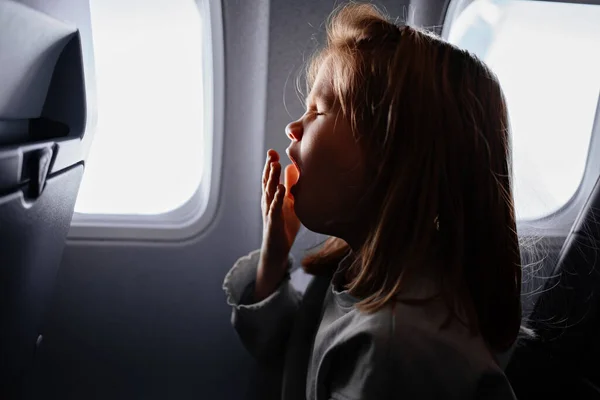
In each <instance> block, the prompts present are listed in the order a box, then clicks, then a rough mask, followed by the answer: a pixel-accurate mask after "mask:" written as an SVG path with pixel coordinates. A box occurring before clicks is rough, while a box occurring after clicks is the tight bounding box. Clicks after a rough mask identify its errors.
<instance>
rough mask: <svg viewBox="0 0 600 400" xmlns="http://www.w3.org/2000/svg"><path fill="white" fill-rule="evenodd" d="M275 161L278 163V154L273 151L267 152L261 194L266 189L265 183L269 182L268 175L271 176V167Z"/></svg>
mask: <svg viewBox="0 0 600 400" xmlns="http://www.w3.org/2000/svg"><path fill="white" fill-rule="evenodd" d="M275 161H279V154H277V152H276V151H275V150H273V149H271V150H269V151H267V160H266V161H265V167H264V168H263V174H262V186H263V192H264V191H265V190H266V188H267V182H268V181H269V175H270V174H271V165H272V163H273V162H275Z"/></svg>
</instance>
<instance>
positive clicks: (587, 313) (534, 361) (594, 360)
mask: <svg viewBox="0 0 600 400" xmlns="http://www.w3.org/2000/svg"><path fill="white" fill-rule="evenodd" d="M599 306H600V178H598V180H597V182H596V184H595V186H594V188H593V190H592V192H591V195H590V197H589V199H588V201H587V202H586V204H585V206H584V207H583V208H582V210H581V211H580V213H579V215H578V217H577V219H576V220H575V223H574V224H573V227H572V229H571V231H570V233H569V235H568V237H567V239H566V241H565V244H564V245H563V248H562V250H561V253H560V255H559V259H558V263H557V265H556V267H555V269H554V271H553V274H552V275H551V277H550V278H549V279H548V281H547V282H546V284H545V285H544V290H543V291H542V292H541V294H540V295H539V297H538V300H537V302H536V304H535V307H534V309H533V311H532V313H531V315H530V318H529V319H530V327H531V328H532V329H533V330H534V331H535V333H536V336H537V337H536V338H535V339H530V340H524V341H523V342H522V343H520V344H519V345H518V346H517V347H516V349H515V351H514V354H513V356H512V358H511V360H510V362H509V365H508V368H507V370H506V373H507V376H508V378H509V380H510V381H511V384H512V385H513V388H514V389H515V393H516V395H517V397H518V398H519V399H539V398H542V397H544V396H550V397H551V398H586V399H594V398H599V399H600V369H599V368H598V366H597V364H598V360H599V359H600V315H599Z"/></svg>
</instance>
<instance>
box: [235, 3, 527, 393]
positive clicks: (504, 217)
mask: <svg viewBox="0 0 600 400" xmlns="http://www.w3.org/2000/svg"><path fill="white" fill-rule="evenodd" d="M327 34H328V40H327V46H326V47H325V48H324V49H323V50H322V51H321V52H320V53H318V54H317V56H316V57H314V58H313V60H312V61H311V63H310V65H309V68H308V71H307V81H308V85H309V88H310V94H309V96H308V99H307V104H306V112H305V114H304V115H303V116H302V117H301V118H300V119H299V120H297V121H294V122H292V123H290V124H289V125H288V126H287V128H286V133H287V135H288V137H289V138H290V140H291V144H290V146H289V148H288V149H287V154H288V157H289V158H290V160H291V161H292V164H291V165H289V166H288V167H287V168H286V169H285V185H281V184H279V181H280V175H281V172H282V168H281V161H280V158H279V155H278V154H277V153H276V152H275V151H273V150H270V151H269V152H268V155H267V160H266V164H265V169H264V174H263V182H262V186H263V199H262V212H263V222H264V230H263V232H264V233H263V243H262V248H261V249H260V250H257V251H255V252H253V253H251V254H250V255H248V256H246V257H242V258H241V259H239V260H238V261H237V262H236V264H235V265H234V266H233V268H232V269H231V271H230V272H229V273H228V274H227V276H226V278H225V282H224V289H225V291H226V293H227V296H228V303H229V304H230V305H231V306H232V307H233V317H232V321H233V325H234V327H235V329H236V330H237V332H238V334H239V336H240V338H241V340H242V342H243V343H244V345H245V346H246V348H247V349H248V350H249V351H250V352H251V353H252V354H253V355H254V356H255V357H256V358H257V359H258V360H260V361H261V362H263V363H267V364H268V365H271V366H279V367H280V369H281V371H282V374H283V376H282V380H281V385H282V387H281V398H283V399H285V400H291V399H305V398H306V399H310V400H327V399H361V400H363V399H368V400H371V399H392V398H394V399H441V398H443V399H473V398H477V399H484V398H485V399H492V398H493V399H513V398H514V394H513V392H512V389H511V386H510V384H509V382H508V381H507V379H506V377H505V376H504V374H503V372H502V370H501V368H500V367H499V366H498V362H497V359H496V355H497V354H499V353H502V352H504V351H506V350H507V349H509V348H510V347H511V345H512V344H513V343H514V342H515V339H516V337H517V334H518V332H519V327H520V321H521V306H520V288H521V264H520V256H519V246H518V238H517V233H516V223H515V213H514V204H513V196H512V189H511V160H510V142H509V132H508V116H507V110H506V104H505V101H504V98H503V94H502V91H501V89H500V86H499V84H498V81H497V79H496V77H495V76H494V74H492V73H491V72H490V70H489V69H488V68H487V67H486V66H485V65H484V64H483V63H482V62H481V61H479V60H478V59H477V58H475V57H474V56H473V55H471V54H469V53H468V52H466V51H463V50H460V49H458V48H456V47H454V46H452V45H450V44H448V43H446V42H444V41H442V40H440V39H439V38H436V37H434V36H432V35H430V34H428V33H425V32H422V31H419V30H416V29H414V28H412V27H409V26H397V25H394V24H393V23H391V22H388V20H387V19H385V18H384V17H383V16H382V14H381V13H379V12H378V11H377V9H376V8H374V7H373V6H371V5H365V4H363V5H357V4H351V5H347V6H345V7H342V8H340V9H339V10H338V11H337V12H336V13H335V14H334V16H333V17H332V18H331V20H330V23H329V25H328V29H327ZM300 223H302V224H304V225H305V226H306V227H307V228H308V229H310V230H312V231H315V232H319V233H322V234H326V235H329V236H331V238H330V239H329V240H328V241H327V242H326V243H325V245H324V246H323V247H322V248H321V250H320V251H319V252H318V253H316V254H313V255H310V256H308V257H307V258H305V259H304V260H303V263H302V264H303V268H304V269H305V271H306V272H308V273H309V274H312V275H314V276H315V277H314V278H313V280H312V282H311V284H310V285H309V287H308V288H307V290H306V292H305V293H304V295H301V294H300V293H298V292H296V291H295V290H294V289H293V287H292V286H291V284H290V282H289V275H288V269H289V267H290V265H291V260H290V259H289V256H288V254H289V251H290V248H291V246H292V243H293V241H294V239H295V237H296V234H297V232H298V229H299V227H300Z"/></svg>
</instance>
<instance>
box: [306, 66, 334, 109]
mask: <svg viewBox="0 0 600 400" xmlns="http://www.w3.org/2000/svg"><path fill="white" fill-rule="evenodd" d="M319 100H320V101H323V102H326V103H329V104H332V103H333V102H334V100H335V95H334V91H333V73H332V71H331V68H330V67H329V66H328V65H326V64H325V63H322V64H321V66H320V67H319V72H318V74H317V77H316V79H315V82H314V84H313V86H312V88H311V90H310V93H309V94H308V97H307V98H306V103H307V104H310V103H314V102H316V101H319Z"/></svg>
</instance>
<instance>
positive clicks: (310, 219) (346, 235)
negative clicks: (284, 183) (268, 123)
mask: <svg viewBox="0 0 600 400" xmlns="http://www.w3.org/2000/svg"><path fill="white" fill-rule="evenodd" d="M330 67H331V63H330V62H327V61H325V62H324V63H323V64H322V65H321V67H320V69H319V72H318V74H317V78H316V80H315V83H314V85H313V88H312V90H311V92H310V94H309V96H308V99H307V111H306V112H305V114H304V115H303V116H302V117H301V118H300V119H299V120H297V121H294V122H291V123H290V124H289V125H288V126H287V127H286V134H287V136H288V137H289V138H290V140H291V141H292V142H291V144H290V146H289V147H288V149H287V151H286V152H287V154H288V157H289V158H290V160H292V162H294V164H296V167H297V168H298V169H299V172H300V178H299V179H298V182H297V184H296V185H294V186H293V188H292V190H291V193H292V195H293V196H294V209H295V211H296V214H297V215H298V218H299V219H300V221H301V222H302V224H304V226H306V227H307V228H308V229H310V230H312V231H315V232H318V233H323V234H327V235H332V236H337V237H340V238H342V239H344V240H346V241H347V242H348V243H349V244H350V245H351V246H354V245H353V243H352V242H353V241H354V242H356V241H357V240H360V239H359V237H360V235H361V233H360V232H359V231H360V229H359V226H360V216H361V213H360V212H359V208H360V207H358V206H359V199H360V196H361V195H362V194H363V191H364V188H365V169H364V162H363V157H362V153H361V150H360V149H359V146H358V144H357V143H356V141H355V139H354V136H353V134H352V130H351V127H350V124H349V122H348V121H347V120H346V118H344V117H343V115H342V112H341V109H340V106H339V104H338V102H337V101H336V100H335V99H336V97H335V95H334V91H333V80H332V74H331V71H330Z"/></svg>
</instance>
